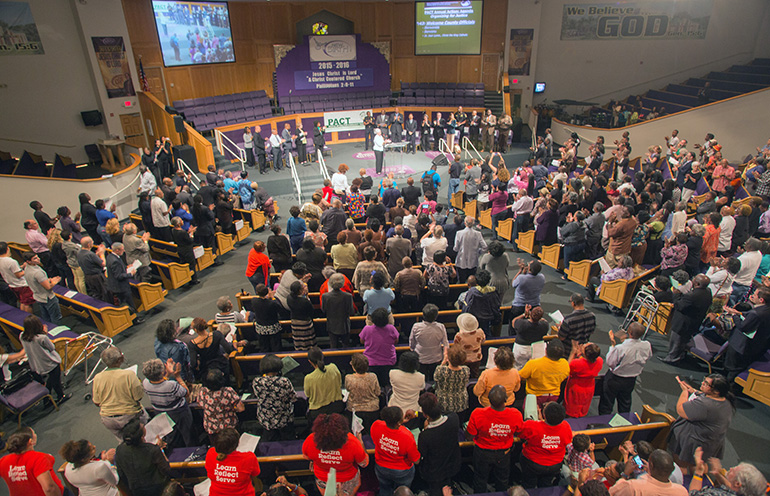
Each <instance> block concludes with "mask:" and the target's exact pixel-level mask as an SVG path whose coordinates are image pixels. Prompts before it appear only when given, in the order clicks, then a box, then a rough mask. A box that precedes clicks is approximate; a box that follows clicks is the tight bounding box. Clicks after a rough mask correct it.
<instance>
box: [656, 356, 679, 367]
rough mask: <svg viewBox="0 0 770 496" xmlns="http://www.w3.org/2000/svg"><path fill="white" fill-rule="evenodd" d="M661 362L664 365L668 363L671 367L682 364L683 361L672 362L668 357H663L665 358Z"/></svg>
mask: <svg viewBox="0 0 770 496" xmlns="http://www.w3.org/2000/svg"><path fill="white" fill-rule="evenodd" d="M660 361H661V362H663V363H667V364H669V365H675V364H677V363H679V362H681V361H682V359H681V358H680V359H677V360H671V359H670V358H668V357H663V358H661V359H660Z"/></svg>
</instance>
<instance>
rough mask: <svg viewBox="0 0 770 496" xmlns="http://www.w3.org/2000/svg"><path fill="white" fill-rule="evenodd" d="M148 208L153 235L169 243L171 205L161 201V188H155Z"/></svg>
mask: <svg viewBox="0 0 770 496" xmlns="http://www.w3.org/2000/svg"><path fill="white" fill-rule="evenodd" d="M150 210H151V212H152V225H153V230H154V231H155V232H154V233H152V234H153V236H154V237H155V238H157V239H159V240H161V241H166V242H168V243H171V222H169V218H168V214H169V212H171V207H169V206H168V205H166V202H165V201H163V190H162V189H160V188H157V189H156V190H155V198H153V199H152V201H151V202H150ZM81 244H82V243H81Z"/></svg>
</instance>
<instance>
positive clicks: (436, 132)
mask: <svg viewBox="0 0 770 496" xmlns="http://www.w3.org/2000/svg"><path fill="white" fill-rule="evenodd" d="M445 129H446V120H445V119H442V118H441V112H436V118H435V119H434V120H433V146H435V147H436V151H438V149H439V148H438V143H439V141H441V140H442V139H444V137H445V136H446V131H445Z"/></svg>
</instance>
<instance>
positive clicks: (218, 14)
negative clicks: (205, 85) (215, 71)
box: [152, 0, 235, 67]
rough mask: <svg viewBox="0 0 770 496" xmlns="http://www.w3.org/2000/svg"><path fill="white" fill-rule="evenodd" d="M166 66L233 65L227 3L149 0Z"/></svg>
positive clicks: (233, 56) (233, 53) (233, 58)
mask: <svg viewBox="0 0 770 496" xmlns="http://www.w3.org/2000/svg"><path fill="white" fill-rule="evenodd" d="M152 10H153V12H154V14H155V27H156V28H157V30H158V41H160V50H161V52H162V53H163V64H164V65H165V66H166V67H174V66H180V65H198V64H220V63H223V62H235V51H234V50H233V35H232V32H231V31H230V11H229V9H228V8H227V2H177V1H165V0H153V2H152Z"/></svg>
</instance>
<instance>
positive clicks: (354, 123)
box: [324, 109, 372, 133]
mask: <svg viewBox="0 0 770 496" xmlns="http://www.w3.org/2000/svg"><path fill="white" fill-rule="evenodd" d="M371 111H372V109H365V110H347V111H343V112H324V126H326V132H327V133H334V132H337V131H359V130H361V129H363V128H364V117H365V116H366V113H367V112H371Z"/></svg>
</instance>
